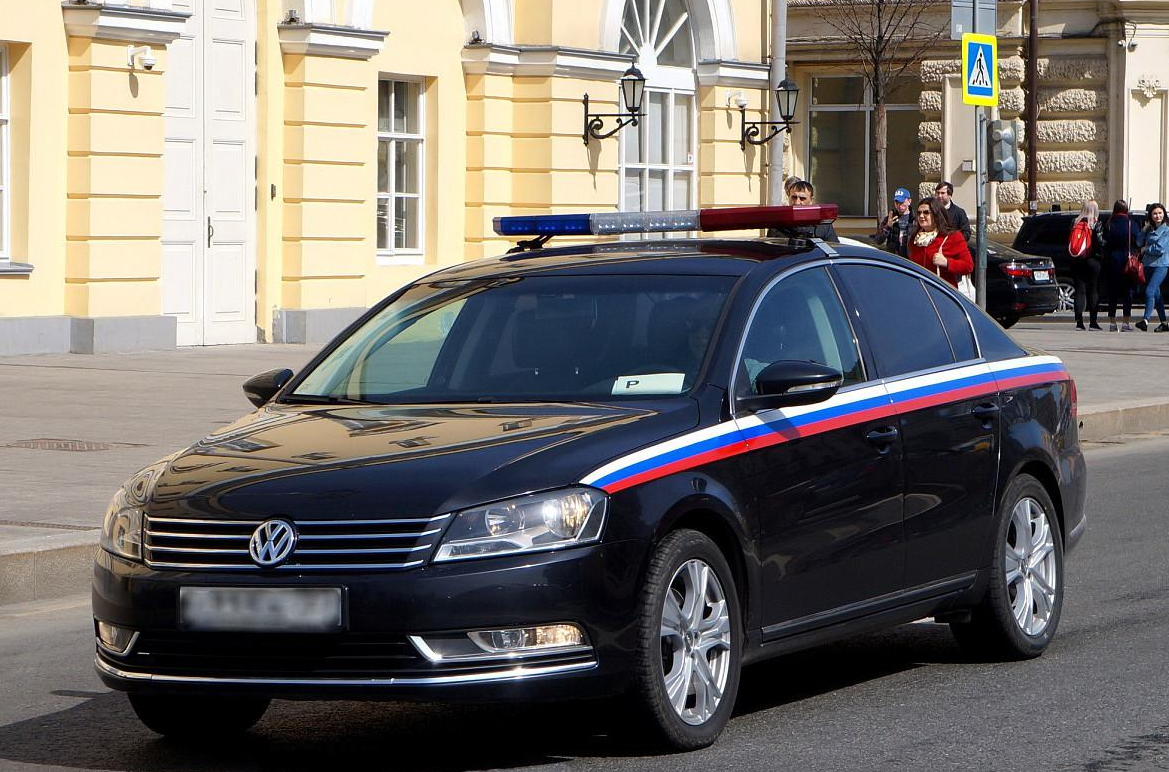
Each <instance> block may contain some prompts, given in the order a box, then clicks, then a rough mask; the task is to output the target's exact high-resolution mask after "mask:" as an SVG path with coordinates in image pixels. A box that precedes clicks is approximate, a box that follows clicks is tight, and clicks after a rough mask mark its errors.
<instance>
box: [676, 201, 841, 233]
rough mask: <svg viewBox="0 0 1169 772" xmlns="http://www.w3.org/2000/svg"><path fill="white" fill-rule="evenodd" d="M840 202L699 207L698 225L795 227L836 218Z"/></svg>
mask: <svg viewBox="0 0 1169 772" xmlns="http://www.w3.org/2000/svg"><path fill="white" fill-rule="evenodd" d="M837 211H838V209H837V207H836V204H813V205H811V206H737V207H727V208H719V209H700V210H698V227H699V229H700V230H704V231H737V230H749V229H751V228H791V227H794V226H797V225H819V224H820V223H824V222H832V221H833V220H835V219H836V214H837Z"/></svg>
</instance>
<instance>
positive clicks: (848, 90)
mask: <svg viewBox="0 0 1169 772" xmlns="http://www.w3.org/2000/svg"><path fill="white" fill-rule="evenodd" d="M920 95H921V83H920V82H919V81H916V80H915V79H914V78H913V77H904V78H900V79H899V80H898V82H897V83H896V84H894V86H893V88H891V89H890V90H889V94H888V97H887V99H886V101H885V106H886V110H887V112H886V119H887V134H886V136H887V141H886V155H885V170H886V175H887V182H888V185H889V190H887V191H885V200H886V202H891V201H892V198H891V196H892V194H893V191H894V190H896V189H897V188H908V189H909V190H910V191H912V192H913V194H914V195H915V196H916V195H917V190H918V188H919V187H920V184H921V182H922V175H921V172H920V171H919V170H918V158H919V157H920V155H921V152H922V151H923V150H924V147H923V146H922V144H921V140H920V139H919V138H918V134H917V130H918V125H919V124H920V123H921V112H920V111H919V108H918V97H919V96H920ZM808 110H809V113H810V115H809V123H810V124H811V125H810V129H811V130H810V132H809V148H808V159H809V162H808V170H809V171H808V178H809V180H811V182H812V184H813V185H815V186H816V200H817V201H822V202H825V203H834V204H837V205H838V206H839V207H840V213H841V214H842V215H855V216H875V215H876V214H877V212H876V211H875V210H876V206H877V198H878V197H877V172H876V166H875V164H876V157H875V154H874V153H873V142H872V137H873V118H874V114H875V113H874V108H873V99H872V92H871V91H870V90H869V89H868V88H867V86H866V85H865V82H864V79H863V78H860V77H857V76H813V78H812V96H811V107H809V108H808Z"/></svg>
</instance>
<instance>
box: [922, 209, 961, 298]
mask: <svg viewBox="0 0 1169 772" xmlns="http://www.w3.org/2000/svg"><path fill="white" fill-rule="evenodd" d="M914 211H915V216H914V220H915V223H914V225H916V229H915V230H914V232H913V238H912V240H911V241H910V243H909V259H910V260H912V261H913V262H915V263H917V264H918V265H920V266H922V267H923V268H925V269H926V270H927V271H931V272H932V273H935V274H937V275H938V276H940V277H942V278H943V279H945V280H946V281H947V282H949V283H950V286H952V287H954V288H955V289H958V290H960V291H961V292H962V294H963V295H965V296H966V297H967V298H969V299H970V301H971V302H973V301H974V285H973V283H971V281H970V274H972V273H974V259H973V258H972V257H970V249H969V248H968V247H967V246H966V239H965V238H964V237H963V236H962V232H961V231H959V230H958V229H956V228H955V227H954V226H953V224H951V222H950V217H949V215H948V214H947V213H946V210H945V208H944V207H943V206H942V203H941V202H940V201H938V199H936V198H923V199H922V200H921V201H918V202H917V207H916V209H915V210H914Z"/></svg>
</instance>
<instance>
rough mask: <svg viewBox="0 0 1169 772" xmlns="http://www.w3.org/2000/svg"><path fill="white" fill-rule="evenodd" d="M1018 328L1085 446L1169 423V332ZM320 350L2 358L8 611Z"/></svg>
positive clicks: (77, 565)
mask: <svg viewBox="0 0 1169 772" xmlns="http://www.w3.org/2000/svg"><path fill="white" fill-rule="evenodd" d="M1011 334H1012V335H1013V336H1014V337H1015V338H1016V339H1017V340H1018V341H1019V342H1020V343H1022V344H1024V345H1029V346H1036V347H1039V348H1042V349H1045V350H1047V351H1049V352H1051V353H1052V354H1055V355H1057V356H1059V357H1061V358H1062V359H1063V360H1064V362H1065V363H1066V364H1067V366H1068V369H1069V370H1070V371H1071V373H1072V376H1073V377H1074V378H1075V380H1076V385H1077V388H1078V393H1079V414H1080V419H1081V420H1082V422H1083V429H1082V431H1081V437H1082V438H1083V439H1085V440H1100V439H1104V438H1106V437H1110V436H1114V435H1118V434H1125V433H1131V432H1135V431H1149V430H1158V429H1169V385H1167V384H1169V334H1165V335H1156V334H1153V333H1151V332H1150V333H1139V332H1135V333H1123V334H1121V333H1108V332H1091V333H1089V332H1077V331H1075V330H1074V329H1073V328H1072V322H1071V320H1070V317H1069V318H1066V319H1061V318H1054V319H1051V320H1050V321H1049V320H1048V319H1047V318H1046V317H1045V318H1042V321H1040V320H1036V321H1031V322H1029V321H1026V320H1025V321H1022V322H1020V323H1019V324H1018V325H1016V327H1015V328H1014V329H1012V330H1011ZM316 350H317V347H315V346H296V345H260V344H257V345H245V346H217V347H208V348H192V349H179V350H176V351H166V352H154V353H144V354H120V355H119V354H105V355H96V356H93V355H82V354H51V355H43V356H25V357H0V388H3V391H4V394H5V396H6V397H7V398H6V399H5V400H4V401H3V404H0V485H2V486H3V488H2V489H3V490H4V495H3V496H2V497H0V605H5V604H8V603H17V602H23V601H29V600H35V599H39V598H51V597H58V596H62V595H68V594H73V593H78V592H85V591H86V589H87V588H88V586H89V580H90V570H91V565H92V557H93V550H94V546H95V545H96V544H97V541H98V531H99V528H100V525H101V519H102V515H103V514H104V513H105V508H106V505H107V503H108V502H109V499H110V496H112V495H113V493H114V491H115V490H117V487H118V486H119V485H120V484H121V483H122V481H123V480H125V479H126V478H127V477H129V476H130V475H131V474H133V473H134V472H135V471H137V470H138V469H140V468H141V467H143V466H145V465H147V464H149V463H151V462H153V461H155V460H157V459H158V458H160V457H162V456H164V455H166V454H168V453H170V452H172V451H174V450H177V449H179V448H181V447H183V446H185V445H187V444H189V443H192V442H194V441H196V440H198V439H200V438H201V437H203V436H204V435H206V434H207V433H209V432H211V431H213V430H215V429H216V428H218V427H220V426H222V425H224V424H227V423H230V422H231V421H233V420H235V419H236V418H238V417H239V416H241V415H243V414H244V413H245V412H247V411H248V410H249V409H250V408H251V406H250V404H249V403H248V401H247V399H246V398H245V397H244V395H243V392H242V391H241V389H240V386H241V384H242V383H243V382H244V380H246V379H247V378H248V377H250V376H252V375H254V374H256V373H259V372H263V371H265V370H270V369H272V368H276V367H290V368H292V369H294V370H295V369H298V368H300V367H301V366H303V365H304V364H305V363H306V362H307V361H308V360H309V358H311V357H312V355H313V354H314V353H316ZM47 440H50V441H55V442H46V441H47ZM62 441H64V442H62Z"/></svg>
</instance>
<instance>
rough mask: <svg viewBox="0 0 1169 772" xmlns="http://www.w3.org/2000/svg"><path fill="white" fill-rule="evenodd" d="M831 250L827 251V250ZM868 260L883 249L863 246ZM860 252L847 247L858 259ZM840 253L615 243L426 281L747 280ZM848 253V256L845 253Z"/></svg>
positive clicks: (805, 242)
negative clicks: (568, 277)
mask: <svg viewBox="0 0 1169 772" xmlns="http://www.w3.org/2000/svg"><path fill="white" fill-rule="evenodd" d="M825 247H827V249H825ZM859 249H860V250H862V251H863V253H864V254H865V255H866V256H870V255H871V256H878V257H879V256H881V255H885V254H886V253H883V252H881V251H880V250H877V249H874V248H869V247H863V246H862V247H859ZM857 250H858V247H852V246H850V247H845V248H844V251H847V253H848V254H850V255H853V254H856V252H857ZM833 254H835V247H834V246H831V247H830V246H828V245H826V244H825V245H823V246H821V243H819V242H816V241H812V240H810V239H800V238H793V239H788V238H759V239H672V240H668V241H663V240H641V241H610V242H601V243H596V244H581V245H574V246H565V247H555V248H544V249H536V250H531V251H525V252H517V253H512V254H506V255H501V256H499V257H491V258H484V259H481V260H475V261H472V262H469V263H462V264H460V265H456V266H452V267H450V268H447V269H444V270H442V271H439V272H437V273H434V274H431V275H430V276H428V277H426V278H425V279H423V281H434V280H452V279H459V280H464V279H477V278H487V277H499V276H517V275H531V274H540V273H565V272H569V271H570V272H572V273H598V274H600V273H605V274H613V273H628V274H673V275H700V276H701V275H705V276H743V275H745V274H747V273H750V272H751V271H752V270H753V269H755V268H756V267H758V266H759V265H760V264H763V263H772V262H775V261H781V262H782V263H784V264H786V265H794V264H797V263H801V262H807V261H808V260H815V259H817V258H822V257H825V256H829V255H833ZM842 254H843V252H842Z"/></svg>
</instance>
